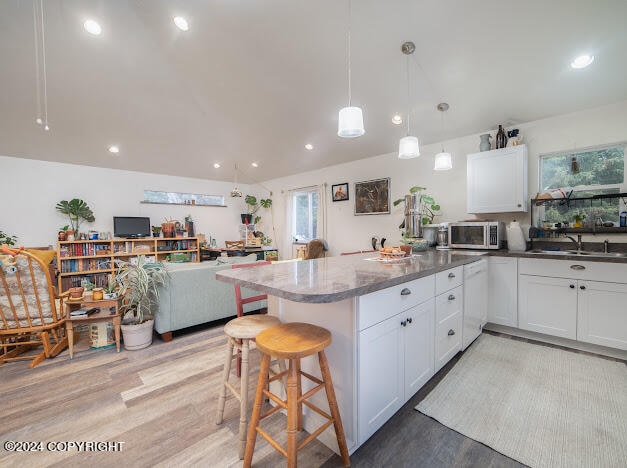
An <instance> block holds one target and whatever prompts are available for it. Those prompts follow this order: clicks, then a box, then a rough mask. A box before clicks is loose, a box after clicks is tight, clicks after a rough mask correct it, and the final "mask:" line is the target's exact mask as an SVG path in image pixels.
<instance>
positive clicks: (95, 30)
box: [83, 19, 102, 36]
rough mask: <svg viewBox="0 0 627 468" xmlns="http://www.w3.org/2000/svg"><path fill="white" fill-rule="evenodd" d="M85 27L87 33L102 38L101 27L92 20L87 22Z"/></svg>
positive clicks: (84, 24)
mask: <svg viewBox="0 0 627 468" xmlns="http://www.w3.org/2000/svg"><path fill="white" fill-rule="evenodd" d="M83 27H84V28H85V31H87V32H88V33H89V34H93V35H94V36H100V33H101V32H102V28H101V27H100V25H99V24H98V23H96V22H95V21H94V20H91V19H88V20H85V22H84V23H83Z"/></svg>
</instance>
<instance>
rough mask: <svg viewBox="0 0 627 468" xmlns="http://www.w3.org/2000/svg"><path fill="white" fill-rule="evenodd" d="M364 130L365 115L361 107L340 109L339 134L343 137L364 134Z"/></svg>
mask: <svg viewBox="0 0 627 468" xmlns="http://www.w3.org/2000/svg"><path fill="white" fill-rule="evenodd" d="M364 133H366V131H365V130H364V116H363V113H362V112H361V108H359V107H344V108H342V109H340V114H339V118H338V123H337V134H338V136H340V137H342V138H355V137H359V136H362V135H363V134H364Z"/></svg>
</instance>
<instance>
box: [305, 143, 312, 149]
mask: <svg viewBox="0 0 627 468" xmlns="http://www.w3.org/2000/svg"><path fill="white" fill-rule="evenodd" d="M305 149H306V150H307V151H311V150H312V149H313V145H312V144H311V143H307V144H306V145H305Z"/></svg>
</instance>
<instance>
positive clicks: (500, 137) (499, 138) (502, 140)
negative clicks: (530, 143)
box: [496, 125, 507, 149]
mask: <svg viewBox="0 0 627 468" xmlns="http://www.w3.org/2000/svg"><path fill="white" fill-rule="evenodd" d="M505 146H507V137H506V136H505V130H503V126H502V125H499V131H498V132H497V133H496V148H497V149H498V148H505Z"/></svg>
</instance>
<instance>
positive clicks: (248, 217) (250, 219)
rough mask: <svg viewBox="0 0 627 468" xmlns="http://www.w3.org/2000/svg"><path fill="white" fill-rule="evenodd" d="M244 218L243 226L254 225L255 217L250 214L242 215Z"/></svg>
mask: <svg viewBox="0 0 627 468" xmlns="http://www.w3.org/2000/svg"><path fill="white" fill-rule="evenodd" d="M240 216H241V218H242V224H252V223H253V215H252V214H248V213H242V214H240Z"/></svg>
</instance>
